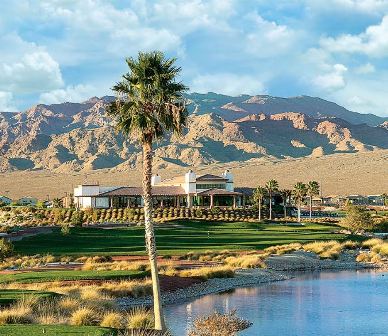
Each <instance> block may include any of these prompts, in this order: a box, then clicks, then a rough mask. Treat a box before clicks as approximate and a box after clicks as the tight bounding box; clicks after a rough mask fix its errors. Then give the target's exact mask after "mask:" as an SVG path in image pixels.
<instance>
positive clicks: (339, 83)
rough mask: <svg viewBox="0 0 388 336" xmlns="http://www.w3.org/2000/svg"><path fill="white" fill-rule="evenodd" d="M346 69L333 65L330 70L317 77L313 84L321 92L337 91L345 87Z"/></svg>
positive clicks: (341, 65)
mask: <svg viewBox="0 0 388 336" xmlns="http://www.w3.org/2000/svg"><path fill="white" fill-rule="evenodd" d="M347 70H348V69H347V68H346V67H345V66H344V65H343V64H334V66H333V68H332V70H331V71H330V72H328V73H325V74H323V75H319V76H317V77H316V78H315V79H314V80H313V83H314V84H315V85H316V86H318V87H319V88H321V89H323V90H328V91H331V90H338V89H341V88H343V87H345V85H346V84H345V78H344V74H345V72H346V71H347Z"/></svg>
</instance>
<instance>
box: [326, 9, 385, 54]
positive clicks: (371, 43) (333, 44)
mask: <svg viewBox="0 0 388 336" xmlns="http://www.w3.org/2000/svg"><path fill="white" fill-rule="evenodd" d="M387 36H388V15H386V16H384V17H383V19H382V21H381V23H380V24H378V25H373V26H369V27H368V28H367V29H366V30H365V31H364V32H363V33H361V34H358V35H350V34H344V35H340V36H339V37H337V38H333V37H327V38H323V39H322V40H321V41H320V44H321V46H322V48H324V49H326V50H328V51H329V52H332V53H360V54H366V55H368V56H372V57H385V56H387V55H388V38H387Z"/></svg>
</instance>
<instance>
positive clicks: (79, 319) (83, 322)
mask: <svg viewBox="0 0 388 336" xmlns="http://www.w3.org/2000/svg"><path fill="white" fill-rule="evenodd" d="M97 316H98V313H97V312H96V311H94V310H92V309H91V308H86V307H81V308H78V309H77V310H75V311H74V312H73V313H72V314H71V317H70V324H71V325H76V326H88V325H95V324H97Z"/></svg>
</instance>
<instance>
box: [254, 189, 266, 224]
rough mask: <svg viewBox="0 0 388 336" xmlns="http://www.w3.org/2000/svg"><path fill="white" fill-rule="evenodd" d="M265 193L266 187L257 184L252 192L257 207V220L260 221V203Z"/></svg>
mask: <svg viewBox="0 0 388 336" xmlns="http://www.w3.org/2000/svg"><path fill="white" fill-rule="evenodd" d="M266 194H267V189H265V188H264V187H261V186H258V187H257V188H256V189H255V191H254V192H253V201H254V202H255V204H257V205H258V207H259V221H261V205H262V203H263V199H264V197H265V195H266Z"/></svg>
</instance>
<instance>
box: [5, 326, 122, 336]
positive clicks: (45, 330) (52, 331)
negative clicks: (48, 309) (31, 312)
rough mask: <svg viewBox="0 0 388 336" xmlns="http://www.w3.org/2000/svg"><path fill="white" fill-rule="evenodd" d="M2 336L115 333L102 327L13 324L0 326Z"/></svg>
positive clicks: (100, 335) (109, 335)
mask: <svg viewBox="0 0 388 336" xmlns="http://www.w3.org/2000/svg"><path fill="white" fill-rule="evenodd" d="M0 335H2V336H26V335H28V336H38V335H39V336H41V335H45V336H59V335H61V336H62V335H64V336H116V335H117V331H116V330H114V329H110V328H102V327H86V326H82V327H76V326H68V325H47V326H46V325H36V324H31V325H24V324H14V325H12V324H11V325H5V326H0Z"/></svg>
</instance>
